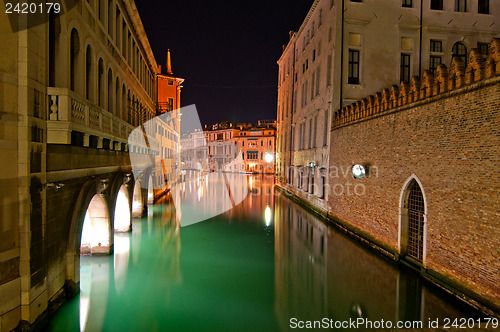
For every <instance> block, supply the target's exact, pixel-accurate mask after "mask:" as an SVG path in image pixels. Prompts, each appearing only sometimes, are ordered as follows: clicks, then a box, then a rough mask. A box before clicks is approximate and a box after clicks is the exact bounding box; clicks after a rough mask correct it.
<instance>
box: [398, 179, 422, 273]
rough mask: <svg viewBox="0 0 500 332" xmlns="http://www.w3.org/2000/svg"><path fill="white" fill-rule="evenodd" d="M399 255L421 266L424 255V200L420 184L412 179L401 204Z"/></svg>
mask: <svg viewBox="0 0 500 332" xmlns="http://www.w3.org/2000/svg"><path fill="white" fill-rule="evenodd" d="M401 203H402V204H401V234H400V235H401V254H402V255H403V256H405V257H406V258H408V259H409V260H411V261H414V262H416V263H417V264H419V265H421V264H423V262H424V253H425V250H424V249H425V248H424V246H425V223H426V206H425V198H424V194H423V192H422V189H421V185H420V183H419V182H418V181H417V180H416V179H415V178H412V179H411V180H410V181H408V184H407V186H406V188H405V190H404V191H403V195H402V202H401Z"/></svg>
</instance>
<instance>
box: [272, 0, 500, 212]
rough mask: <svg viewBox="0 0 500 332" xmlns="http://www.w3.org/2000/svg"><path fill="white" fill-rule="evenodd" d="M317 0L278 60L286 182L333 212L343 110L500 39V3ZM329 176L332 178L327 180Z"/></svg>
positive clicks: (281, 173) (280, 154)
mask: <svg viewBox="0 0 500 332" xmlns="http://www.w3.org/2000/svg"><path fill="white" fill-rule="evenodd" d="M455 2H456V1H454V0H444V1H431V0H422V1H415V0H408V1H400V0H390V1H382V0H378V1H377V0H359V1H353V0H351V1H349V0H342V1H333V0H316V1H314V3H313V4H312V6H311V9H310V10H309V12H308V14H307V16H306V18H305V20H304V22H303V23H302V25H301V26H300V28H299V29H298V31H296V32H293V31H292V32H290V40H289V42H288V44H287V45H286V46H285V47H284V51H283V53H282V55H281V57H280V59H279V60H278V65H279V76H278V105H277V110H278V111H277V116H278V133H277V161H276V162H277V174H278V182H279V185H280V186H282V187H283V188H285V189H286V190H288V191H290V192H292V193H293V194H295V195H298V196H299V197H301V198H302V199H304V200H306V201H308V202H310V203H312V204H313V205H314V206H315V207H316V208H318V209H320V210H322V211H328V209H329V207H328V204H327V201H328V190H325V189H324V188H325V187H326V186H328V176H326V174H327V173H328V167H329V164H330V157H331V155H330V142H331V137H330V132H329V131H330V130H329V129H330V128H329V126H330V125H331V121H332V120H331V119H332V116H333V113H334V112H336V111H337V110H338V109H340V108H342V107H344V106H346V105H348V104H349V103H352V102H354V101H356V100H360V99H361V98H364V97H366V96H369V95H370V94H373V93H375V92H377V91H379V90H381V89H383V88H385V87H386V86H389V85H391V84H399V83H400V82H401V81H405V82H408V83H409V81H410V79H411V77H412V76H415V75H416V76H420V77H422V75H423V74H424V71H425V70H428V69H430V70H431V71H435V70H436V68H437V66H438V64H440V63H450V62H451V59H452V57H458V58H461V59H462V60H464V61H465V60H466V56H467V54H468V52H469V50H471V49H472V48H479V49H480V50H482V51H483V52H485V50H486V49H487V45H488V43H489V42H490V41H491V39H492V38H494V37H498V36H499V33H500V27H498V25H497V24H496V21H498V17H499V15H500V3H498V2H496V1H467V6H465V7H464V6H461V5H458V6H455ZM325 181H326V182H325Z"/></svg>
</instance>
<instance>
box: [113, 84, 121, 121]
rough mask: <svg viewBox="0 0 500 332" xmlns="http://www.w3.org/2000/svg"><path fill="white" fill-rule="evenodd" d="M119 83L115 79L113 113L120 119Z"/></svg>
mask: <svg viewBox="0 0 500 332" xmlns="http://www.w3.org/2000/svg"><path fill="white" fill-rule="evenodd" d="M120 101H121V99H120V81H119V80H118V77H117V78H116V84H115V108H114V110H113V113H114V114H115V115H116V116H118V117H120Z"/></svg>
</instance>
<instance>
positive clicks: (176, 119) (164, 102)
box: [153, 50, 184, 191]
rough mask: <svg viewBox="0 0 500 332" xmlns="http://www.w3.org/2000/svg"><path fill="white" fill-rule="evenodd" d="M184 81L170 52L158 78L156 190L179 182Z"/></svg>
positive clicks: (159, 69)
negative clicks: (174, 66)
mask: <svg viewBox="0 0 500 332" xmlns="http://www.w3.org/2000/svg"><path fill="white" fill-rule="evenodd" d="M183 82H184V79H183V78H180V77H177V76H175V75H174V74H173V72H172V62H171V59H170V50H169V51H168V53H167V64H166V66H165V67H163V68H162V66H161V65H159V66H158V74H157V75H156V90H157V92H156V96H157V100H156V116H157V117H156V119H155V121H154V124H155V125H156V128H155V129H154V130H153V132H154V133H155V138H156V142H157V144H158V147H157V150H158V151H159V153H158V155H157V158H156V161H155V163H156V165H155V166H156V168H157V169H156V172H155V174H156V177H155V179H154V181H155V188H157V191H162V190H164V189H166V188H170V186H171V185H172V184H173V183H174V182H175V181H177V180H178V177H179V176H180V174H178V168H179V165H180V163H181V160H180V134H179V131H180V123H181V114H180V112H179V108H180V106H181V88H182V85H181V84H182V83H183Z"/></svg>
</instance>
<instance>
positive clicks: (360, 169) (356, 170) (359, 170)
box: [352, 165, 366, 179]
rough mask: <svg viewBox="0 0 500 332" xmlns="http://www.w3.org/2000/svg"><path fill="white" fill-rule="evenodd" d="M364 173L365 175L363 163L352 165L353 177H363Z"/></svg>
mask: <svg viewBox="0 0 500 332" xmlns="http://www.w3.org/2000/svg"><path fill="white" fill-rule="evenodd" d="M365 175H366V170H365V167H364V166H363V165H354V166H352V176H354V178H355V179H361V178H364V177H365Z"/></svg>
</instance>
